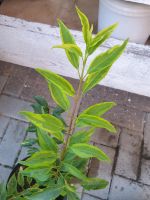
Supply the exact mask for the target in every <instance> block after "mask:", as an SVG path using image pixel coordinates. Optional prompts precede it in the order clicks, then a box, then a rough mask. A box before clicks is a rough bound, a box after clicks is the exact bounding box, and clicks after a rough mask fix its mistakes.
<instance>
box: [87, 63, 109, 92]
mask: <svg viewBox="0 0 150 200" xmlns="http://www.w3.org/2000/svg"><path fill="white" fill-rule="evenodd" d="M110 68H111V67H107V68H106V69H104V70H102V71H100V72H95V73H92V74H89V75H88V77H87V79H86V80H85V82H84V84H83V93H84V94H85V93H86V92H87V91H89V90H90V89H92V88H93V87H94V86H96V85H97V84H98V83H99V82H100V81H101V80H103V79H104V78H105V76H106V75H107V74H108V72H109V70H110Z"/></svg>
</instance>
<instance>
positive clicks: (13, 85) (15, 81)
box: [3, 65, 30, 97]
mask: <svg viewBox="0 0 150 200" xmlns="http://www.w3.org/2000/svg"><path fill="white" fill-rule="evenodd" d="M29 73H30V69H29V68H25V67H21V66H18V65H15V66H14V70H13V72H12V74H11V76H10V77H9V78H8V81H7V84H6V85H5V88H4V90H3V93H4V94H8V95H11V96H15V97H19V96H20V94H21V92H22V89H23V87H24V84H25V82H26V79H27V77H28V74H29Z"/></svg>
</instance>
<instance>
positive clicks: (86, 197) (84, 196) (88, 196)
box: [82, 194, 101, 200]
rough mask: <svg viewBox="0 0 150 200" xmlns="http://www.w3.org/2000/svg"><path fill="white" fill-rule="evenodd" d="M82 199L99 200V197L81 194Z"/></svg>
mask: <svg viewBox="0 0 150 200" xmlns="http://www.w3.org/2000/svg"><path fill="white" fill-rule="evenodd" d="M82 200H101V199H100V198H96V197H93V196H91V195H88V194H83V197H82Z"/></svg>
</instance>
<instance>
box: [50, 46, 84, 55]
mask: <svg viewBox="0 0 150 200" xmlns="http://www.w3.org/2000/svg"><path fill="white" fill-rule="evenodd" d="M53 48H60V49H65V50H67V51H68V52H70V53H74V54H77V55H78V56H81V57H82V51H81V49H80V48H79V47H78V46H77V45H76V44H62V45H56V46H53Z"/></svg>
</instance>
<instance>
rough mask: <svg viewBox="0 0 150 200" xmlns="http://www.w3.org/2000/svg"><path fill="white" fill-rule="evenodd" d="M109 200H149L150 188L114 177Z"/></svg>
mask: <svg viewBox="0 0 150 200" xmlns="http://www.w3.org/2000/svg"><path fill="white" fill-rule="evenodd" d="M108 199H109V200H149V199H150V187H149V186H146V185H142V184H139V183H136V182H133V181H131V180H128V179H124V178H121V177H119V176H114V177H113V181H112V186H111V191H110V196H109V198H108Z"/></svg>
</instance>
